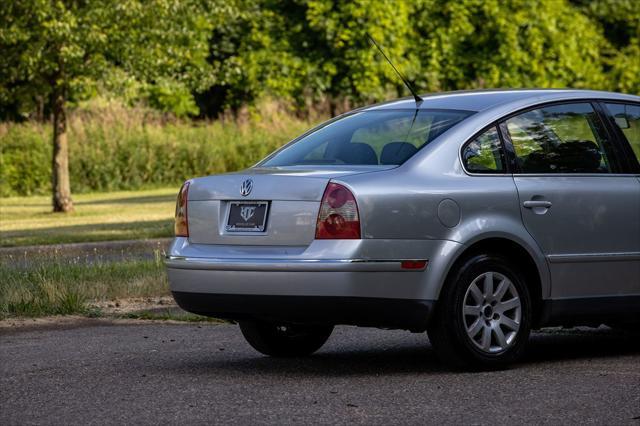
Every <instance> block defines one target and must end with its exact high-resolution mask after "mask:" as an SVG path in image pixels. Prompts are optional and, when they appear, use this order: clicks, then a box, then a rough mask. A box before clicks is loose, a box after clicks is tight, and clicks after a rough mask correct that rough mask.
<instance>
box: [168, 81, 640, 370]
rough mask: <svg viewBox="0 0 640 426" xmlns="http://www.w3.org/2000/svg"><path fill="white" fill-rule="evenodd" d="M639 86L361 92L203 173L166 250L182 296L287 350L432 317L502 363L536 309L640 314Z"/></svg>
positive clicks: (465, 356) (410, 326) (563, 317)
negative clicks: (348, 330) (352, 101)
mask: <svg viewBox="0 0 640 426" xmlns="http://www.w3.org/2000/svg"><path fill="white" fill-rule="evenodd" d="M639 158H640V97H638V96H630V95H621V94H615V93H605V92H595V91H579V90H519V91H483V92H456V93H448V94H440V95H434V96H427V97H425V98H424V99H423V100H422V101H421V102H415V101H414V100H413V99H410V100H399V101H394V102H390V103H386V104H381V105H375V106H371V107H367V108H362V109H359V110H356V111H353V112H350V113H347V114H344V115H341V116H339V117H337V118H335V119H333V120H330V121H328V122H326V123H324V124H322V125H320V126H318V127H317V128H315V129H313V130H311V131H309V132H308V133H305V134H304V135H302V136H300V137H299V138H297V139H295V140H294V141H292V142H291V143H289V144H287V145H285V146H284V147H283V148H281V149H279V150H278V151H276V152H274V153H273V154H271V155H270V156H268V157H267V158H265V159H264V160H262V161H261V162H260V163H258V164H257V165H255V166H254V167H251V168H249V169H247V170H243V171H241V172H237V173H229V174H224V175H217V176H207V177H200V178H195V179H192V180H189V181H188V182H186V183H185V184H184V185H183V186H182V189H181V190H180V193H179V196H178V201H177V207H176V223H175V231H176V238H175V240H174V241H173V243H172V245H171V248H170V252H169V255H168V257H167V260H166V264H167V268H168V276H169V281H170V285H171V290H172V292H173V295H174V297H175V299H176V301H177V303H178V304H179V305H180V306H181V307H183V308H184V309H186V310H188V311H191V312H195V313H198V314H202V315H210V316H215V317H219V318H225V319H229V320H234V321H237V322H238V323H239V325H240V329H241V331H242V333H243V334H244V336H245V338H246V339H247V341H248V342H249V343H250V344H251V345H252V346H253V347H254V348H255V349H257V350H258V351H260V352H262V353H264V354H268V355H272V356H299V355H305V354H310V353H312V352H314V351H315V350H317V349H319V348H320V347H321V346H322V344H323V343H325V341H326V340H327V339H328V337H329V335H330V334H331V331H332V329H333V326H334V325H335V324H353V325H359V326H373V327H381V328H401V329H407V330H411V331H413V332H423V331H425V330H426V331H427V332H428V335H429V339H430V341H431V343H432V345H433V347H434V348H435V351H436V353H437V354H438V355H439V356H440V357H441V358H442V359H444V360H445V361H447V362H449V363H451V364H454V365H458V366H471V367H484V368H487V367H489V368H491V367H499V366H502V365H505V364H507V363H509V362H512V361H514V360H515V359H517V358H518V357H519V356H520V355H521V354H522V352H523V349H524V347H525V344H526V342H527V339H528V336H529V332H530V330H531V329H532V328H538V327H541V326H549V325H568V326H572V325H582V324H584V325H598V324H601V323H606V324H609V325H612V326H632V325H633V324H635V323H636V322H638V321H640V165H639Z"/></svg>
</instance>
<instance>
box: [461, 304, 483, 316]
mask: <svg viewBox="0 0 640 426" xmlns="http://www.w3.org/2000/svg"><path fill="white" fill-rule="evenodd" d="M480 309H481V306H480V305H473V306H469V305H465V307H464V314H465V315H470V316H475V317H478V316H480V314H481V313H482V312H481V311H480Z"/></svg>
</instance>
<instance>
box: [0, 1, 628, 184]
mask: <svg viewBox="0 0 640 426" xmlns="http://www.w3.org/2000/svg"><path fill="white" fill-rule="evenodd" d="M63 3H64V4H65V7H64V8H60V7H57V6H56V5H57V4H58V3H57V2H52V1H48V0H6V1H4V2H2V3H1V4H0V24H2V25H0V58H2V60H0V120H2V121H5V123H4V124H2V125H1V126H0V143H1V150H2V151H1V155H2V156H1V158H0V194H1V195H3V196H5V195H9V194H26V193H37V192H46V191H48V190H50V180H51V178H50V175H51V172H50V166H51V151H52V148H51V146H50V145H51V142H50V140H51V138H52V132H53V130H52V129H49V128H48V127H47V126H46V125H45V124H44V123H46V122H48V121H49V120H51V116H52V113H53V111H52V109H53V107H54V106H55V102H53V98H55V97H56V96H62V95H64V100H65V102H66V103H67V104H68V106H69V111H70V114H69V118H68V122H69V151H70V176H71V182H72V187H73V189H74V190H79V191H88V190H96V189H111V188H129V189H130V188H136V187H140V186H145V185H150V184H153V185H159V184H176V183H179V181H180V180H182V179H183V178H184V177H187V176H192V175H199V174H204V173H216V172H221V171H225V170H232V169H236V168H240V167H244V166H247V165H250V164H251V163H252V162H254V161H255V160H257V159H258V158H259V157H260V156H262V155H263V154H265V153H266V152H268V151H269V150H272V149H273V148H275V147H276V146H278V145H280V144H282V143H284V142H286V140H287V139H289V138H290V137H292V136H294V135H295V134H296V133H299V132H300V131H301V130H302V129H303V128H305V127H308V126H309V125H310V122H312V121H316V120H317V119H318V118H319V117H324V116H328V115H333V114H336V113H338V112H341V111H344V110H345V109H349V108H352V107H355V106H358V105H362V104H366V103H370V102H374V101H380V100H384V99H388V98H393V97H397V96H400V95H407V92H406V89H405V88H404V87H403V86H402V84H401V83H400V82H399V81H398V79H397V78H396V76H395V75H394V74H393V71H392V70H391V69H390V68H389V66H388V65H387V64H386V63H385V62H384V60H383V59H382V58H381V57H380V55H379V54H378V53H377V52H376V51H375V50H374V49H372V48H371V46H370V44H369V42H368V40H367V37H366V34H367V33H368V34H371V35H372V36H373V37H374V38H375V39H377V40H378V42H379V43H380V44H381V45H382V46H383V47H384V48H385V50H386V51H387V53H388V55H389V56H390V57H391V58H392V59H393V60H394V62H395V63H396V65H397V66H398V67H399V68H400V69H401V70H402V71H403V73H404V74H406V76H407V78H408V79H409V80H410V81H411V82H412V83H413V84H414V85H415V86H416V87H417V88H418V89H419V91H420V92H423V93H425V92H436V91H446V90H458V89H471V88H499V87H514V88H517V87H575V88H591V89H602V90H614V91H621V92H627V93H635V94H638V93H640V2H638V1H635V0H411V1H409V0H407V1H403V0H353V1H338V0H306V1H305V0H280V1H276V0H220V1H216V0H183V1H178V0H149V1H146V2H145V1H136V0H122V1H117V2H116V1H113V2H109V1H92V0H86V1H83V2H74V1H64V2H61V3H60V4H63ZM60 10H62V12H60ZM34 28H43V30H42V31H40V32H39V33H38V32H36V31H35V30H34ZM55 49H58V50H55ZM51 52H54V53H55V55H54V54H51ZM56 55H57V56H56ZM56 61H58V63H55V62H56ZM60 61H62V62H60ZM61 64H62V65H64V67H61ZM49 66H50V68H51V70H55V71H56V72H53V73H49V74H46V73H42V72H41V70H42V69H43V68H47V67H49ZM61 68H63V69H64V71H65V73H66V74H60V73H59V71H60V69H61ZM56 73H57V74H56ZM265 99H267V100H270V101H268V102H266V101H265ZM274 100H276V101H274ZM274 102H275V104H276V106H274ZM265 105H269V108H266V107H265ZM274 111H275V112H274ZM211 120H217V121H216V122H212V121H211ZM16 123H19V124H16ZM39 123H43V124H39Z"/></svg>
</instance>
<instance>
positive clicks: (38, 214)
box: [0, 187, 178, 247]
mask: <svg viewBox="0 0 640 426" xmlns="http://www.w3.org/2000/svg"><path fill="white" fill-rule="evenodd" d="M177 191H178V188H177V187H175V188H163V189H153V190H145V191H118V192H107V193H94V194H79V195H75V196H74V202H75V209H76V211H75V213H70V214H61V213H52V212H51V201H50V198H49V197H46V196H32V197H11V198H2V199H0V246H2V247H12V246H23V245H33V244H54V243H76V242H86V241H107V240H133V239H143V238H161V237H170V236H171V235H172V234H173V213H174V208H175V196H176V193H177Z"/></svg>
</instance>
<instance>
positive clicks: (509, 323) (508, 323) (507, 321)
mask: <svg viewBox="0 0 640 426" xmlns="http://www.w3.org/2000/svg"><path fill="white" fill-rule="evenodd" d="M500 324H502V325H504V326H505V327H508V328H510V329H511V330H513V331H518V328H520V324H519V323H518V322H516V321H515V320H512V319H511V318H509V317H508V316H506V315H503V316H502V317H500Z"/></svg>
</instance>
